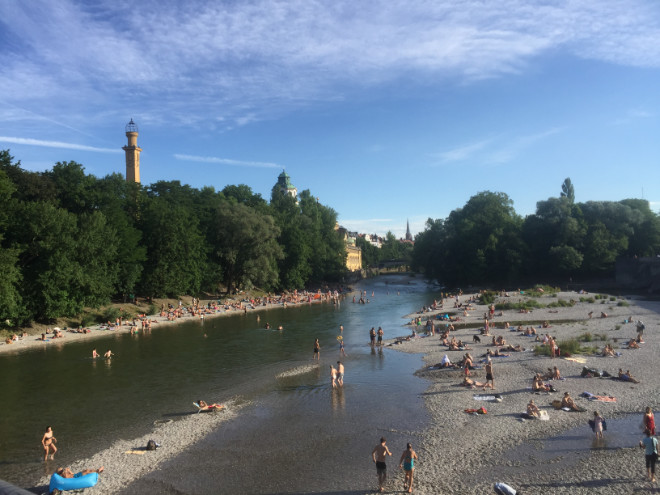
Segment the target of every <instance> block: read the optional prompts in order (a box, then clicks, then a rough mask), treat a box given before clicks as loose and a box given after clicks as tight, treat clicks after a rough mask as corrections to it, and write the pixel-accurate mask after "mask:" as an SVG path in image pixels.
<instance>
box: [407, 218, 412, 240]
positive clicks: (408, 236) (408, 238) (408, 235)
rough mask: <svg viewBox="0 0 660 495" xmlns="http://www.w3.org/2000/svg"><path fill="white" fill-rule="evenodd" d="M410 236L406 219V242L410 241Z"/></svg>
mask: <svg viewBox="0 0 660 495" xmlns="http://www.w3.org/2000/svg"><path fill="white" fill-rule="evenodd" d="M412 240H413V238H412V234H411V233H410V222H409V221H408V219H407V218H406V241H412Z"/></svg>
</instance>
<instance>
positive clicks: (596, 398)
mask: <svg viewBox="0 0 660 495" xmlns="http://www.w3.org/2000/svg"><path fill="white" fill-rule="evenodd" d="M580 396H581V397H585V398H587V399H589V400H593V401H597V402H616V397H612V396H611V395H594V394H591V393H589V392H582V393H581V394H580Z"/></svg>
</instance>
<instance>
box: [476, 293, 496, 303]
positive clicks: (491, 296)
mask: <svg viewBox="0 0 660 495" xmlns="http://www.w3.org/2000/svg"><path fill="white" fill-rule="evenodd" d="M496 297H497V292H495V291H492V290H485V291H483V292H482V293H481V295H480V296H479V299H480V300H481V304H485V305H486V306H490V305H491V304H493V303H494V302H495V298H496Z"/></svg>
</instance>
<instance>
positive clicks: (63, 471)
mask: <svg viewBox="0 0 660 495" xmlns="http://www.w3.org/2000/svg"><path fill="white" fill-rule="evenodd" d="M104 469H105V468H104V467H103V466H101V467H100V468H98V469H83V470H82V471H80V472H79V473H75V474H74V473H73V471H71V470H70V469H69V468H62V467H61V468H57V471H55V472H56V473H57V474H59V475H60V476H61V477H62V478H80V477H81V476H87V475H88V474H90V473H99V474H101V473H102V472H103V470H104Z"/></svg>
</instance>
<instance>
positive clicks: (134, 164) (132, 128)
mask: <svg viewBox="0 0 660 495" xmlns="http://www.w3.org/2000/svg"><path fill="white" fill-rule="evenodd" d="M126 137H127V138H128V144H127V145H126V146H124V147H123V148H122V149H123V150H124V151H125V152H126V181H127V182H137V183H138V184H139V183H140V152H141V151H142V148H139V147H138V145H137V137H138V126H137V125H135V122H133V119H131V121H130V122H129V123H128V124H126Z"/></svg>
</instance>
